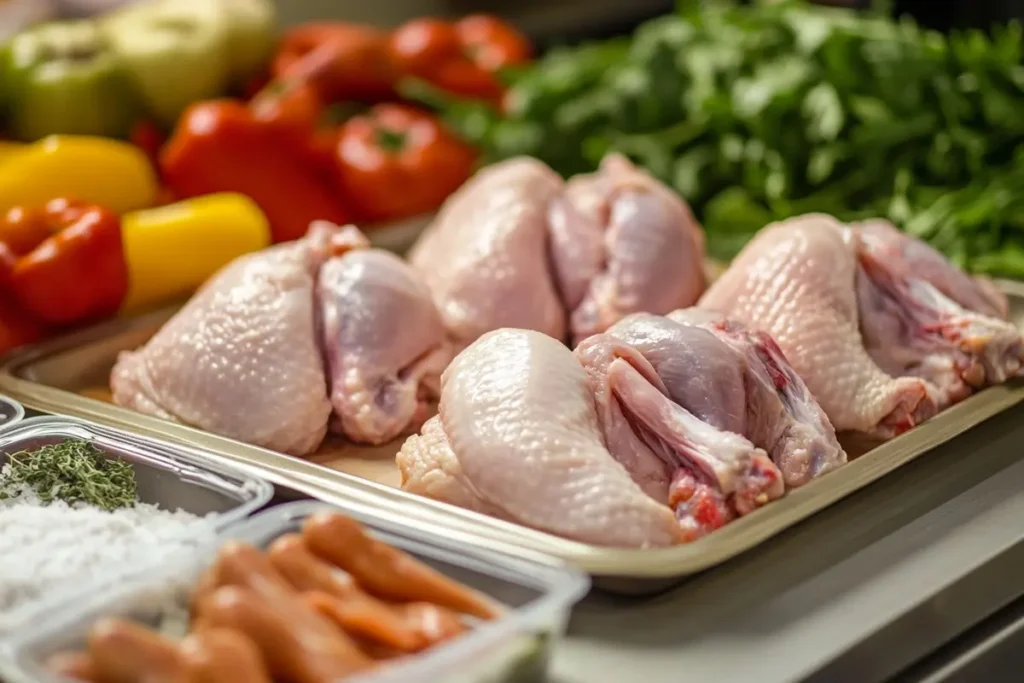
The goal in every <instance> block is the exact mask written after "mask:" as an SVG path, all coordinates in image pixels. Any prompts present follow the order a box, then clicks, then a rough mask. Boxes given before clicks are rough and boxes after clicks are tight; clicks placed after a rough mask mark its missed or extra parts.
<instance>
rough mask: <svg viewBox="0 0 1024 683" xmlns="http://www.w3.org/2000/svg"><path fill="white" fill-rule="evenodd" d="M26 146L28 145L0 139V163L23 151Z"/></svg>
mask: <svg viewBox="0 0 1024 683" xmlns="http://www.w3.org/2000/svg"><path fill="white" fill-rule="evenodd" d="M27 148H28V145H25V144H22V143H20V142H8V141H7V140H0V165H2V164H5V163H7V162H8V161H9V160H11V159H13V158H14V157H15V156H16V155H17V154H18V153H19V152H24V151H25V150H26V149H27Z"/></svg>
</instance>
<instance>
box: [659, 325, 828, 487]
mask: <svg viewBox="0 0 1024 683" xmlns="http://www.w3.org/2000/svg"><path fill="white" fill-rule="evenodd" d="M668 317H669V318H671V319H672V320H675V321H678V322H681V323H683V324H687V325H698V326H701V327H704V328H705V329H707V330H709V331H711V332H712V333H713V334H715V335H716V336H717V337H718V338H719V339H721V340H722V341H724V342H725V343H726V344H729V345H730V346H732V347H733V348H734V349H735V350H736V351H737V352H739V353H740V354H742V355H743V357H744V361H745V364H744V374H743V385H744V389H745V396H744V401H743V403H744V404H745V410H744V415H745V423H744V425H743V427H742V429H741V431H740V433H741V434H743V435H744V436H746V437H747V438H748V439H750V440H751V442H752V443H754V444H755V445H757V446H759V447H760V448H763V449H764V450H765V451H767V452H768V454H769V455H770V456H771V458H772V461H774V462H775V464H776V465H777V466H778V467H779V469H780V470H781V472H782V477H783V481H785V483H786V487H787V488H794V487H797V486H803V485H804V484H806V483H807V482H809V481H810V480H811V479H814V478H817V477H820V476H821V475H823V474H825V473H827V472H831V471H832V470H834V469H836V468H838V467H840V466H842V465H844V464H845V463H846V453H845V452H844V451H843V448H842V446H841V445H840V444H839V440H838V439H837V438H836V431H835V429H834V428H833V427H832V423H831V422H829V419H828V417H827V416H826V415H825V411H824V410H822V409H821V406H819V405H818V402H817V401H816V400H815V398H814V397H813V396H812V395H811V392H810V390H809V389H808V388H807V385H806V384H805V383H804V381H803V379H801V378H800V376H799V375H798V374H797V373H796V371H795V370H793V368H792V367H791V366H790V365H789V361H787V360H786V357H785V354H783V353H782V349H780V348H779V346H778V344H777V343H776V342H775V340H774V339H772V338H771V336H770V335H768V334H767V333H766V332H763V331H761V330H751V329H749V328H747V327H746V326H744V325H742V324H741V323H738V322H736V321H735V320H729V319H728V318H724V317H722V316H720V315H719V314H717V313H712V312H708V311H704V310H702V309H698V308H688V309H684V310H679V311H673V312H672V313H670V314H669V315H668ZM710 384H712V383H711V382H709V385H710ZM713 386H714V387H715V388H718V386H719V383H718V382H715V383H714V385H713ZM709 389H710V387H709Z"/></svg>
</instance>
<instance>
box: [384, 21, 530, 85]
mask: <svg viewBox="0 0 1024 683" xmlns="http://www.w3.org/2000/svg"><path fill="white" fill-rule="evenodd" d="M390 43H391V54H392V59H393V60H394V62H395V64H396V65H397V67H398V68H399V69H400V70H401V71H402V73H403V74H406V75H411V76H417V77H419V78H422V79H423V80H425V81H427V82H429V83H431V84H432V85H434V86H436V87H438V88H441V89H442V90H447V91H448V92H451V93H455V94H457V95H464V96H467V97H477V98H480V99H485V100H489V101H491V102H494V103H496V104H497V103H499V102H500V99H501V97H502V95H503V93H504V92H505V87H504V85H503V84H502V83H501V81H500V80H499V78H498V72H499V71H501V70H502V69H505V68H508V67H510V66H515V65H518V64H524V63H526V62H528V61H529V60H530V55H531V48H530V42H529V40H527V38H526V37H525V36H524V35H523V34H521V33H520V32H519V31H517V30H516V29H515V28H514V27H512V26H511V25H509V24H507V23H505V22H503V21H502V20H500V19H498V18H496V17H492V16H490V15H486V14H474V15H471V16H468V17H465V18H463V19H461V20H459V21H457V22H455V23H449V22H447V21H442V20H440V19H429V18H425V19H414V20H412V21H410V22H408V23H406V24H403V25H402V26H400V27H398V29H396V30H395V32H394V33H393V34H392V35H391V41H390Z"/></svg>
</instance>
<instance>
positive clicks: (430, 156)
mask: <svg viewBox="0 0 1024 683" xmlns="http://www.w3.org/2000/svg"><path fill="white" fill-rule="evenodd" d="M337 157H338V158H337V163H338V179H339V182H340V183H341V187H342V190H343V192H344V193H345V195H346V196H347V197H349V201H350V202H351V206H352V208H353V210H354V211H355V212H356V213H357V215H358V217H359V219H360V220H366V221H387V220H398V219H401V218H407V217H410V216H415V215H418V214H422V213H426V212H428V211H433V210H434V209H436V208H438V207H439V206H440V205H441V204H442V203H443V202H444V200H445V199H447V197H448V195H450V194H451V193H452V192H454V191H455V190H456V189H458V187H459V186H460V185H462V183H463V182H465V180H466V178H468V177H469V176H470V174H471V173H472V172H473V166H474V164H475V163H476V152H475V151H474V150H473V148H471V147H469V146H468V145H466V144H465V143H463V142H462V141H461V140H459V139H458V138H456V137H455V136H454V135H452V134H451V133H450V132H449V131H447V130H446V129H445V128H444V127H443V126H442V125H441V124H440V123H439V122H438V121H437V119H435V118H434V117H433V116H431V115H430V114H427V113H425V112H421V111H418V110H416V109H413V108H411V107H407V106H404V105H399V104H379V105H377V106H375V107H373V108H372V109H371V110H370V111H369V112H368V113H367V114H365V115H362V116H356V117H354V118H352V119H349V120H348V121H347V122H346V123H345V124H344V125H343V126H342V127H341V137H340V141H339V142H338V148H337Z"/></svg>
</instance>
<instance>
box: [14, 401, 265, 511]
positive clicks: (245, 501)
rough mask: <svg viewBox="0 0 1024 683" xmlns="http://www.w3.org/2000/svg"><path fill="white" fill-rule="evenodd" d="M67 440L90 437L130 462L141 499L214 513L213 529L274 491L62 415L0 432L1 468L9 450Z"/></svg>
mask: <svg viewBox="0 0 1024 683" xmlns="http://www.w3.org/2000/svg"><path fill="white" fill-rule="evenodd" d="M19 407H20V406H19ZM22 414H24V410H23V411H22ZM66 439H82V440H85V441H90V442H92V443H93V444H94V445H96V446H97V447H98V448H99V449H100V450H102V451H104V452H105V453H108V454H110V455H111V456H114V457H118V458H121V459H122V460H125V461H127V462H129V463H131V465H132V468H133V469H134V470H135V480H136V482H137V483H138V487H139V500H140V501H141V502H143V503H152V504H154V505H158V506H159V507H161V508H164V509H165V510H177V509H179V508H180V509H182V510H184V511H186V512H190V513H192V514H193V515H197V516H200V517H202V516H204V515H208V514H210V513H211V512H215V513H217V515H218V517H217V523H216V528H217V529H218V530H220V529H223V528H225V527H227V526H229V525H231V524H234V523H236V522H238V521H240V520H242V519H245V518H246V517H248V516H249V515H251V514H252V513H254V512H256V510H258V509H260V508H261V507H263V506H264V505H266V504H267V503H269V502H270V499H271V498H272V497H273V495H274V487H273V486H271V484H270V483H269V482H267V481H264V480H263V479H259V478H257V477H253V476H251V475H249V474H247V473H243V472H241V471H240V470H238V469H236V468H234V467H232V466H231V465H229V464H223V463H222V462H221V461H219V460H218V459H217V457H216V456H213V455H211V454H207V453H205V452H203V451H201V450H198V449H195V448H191V447H188V446H182V445H178V444H169V443H165V442H162V441H156V440H153V439H149V438H146V437H142V436H138V435H136V434H130V433H128V432H124V431H121V430H119V429H114V428H113V427H104V426H101V425H97V424H92V423H89V422H85V421H83V420H76V419H73V418H67V417H51V416H43V417H32V418H28V419H27V420H22V421H21V422H20V423H18V424H16V425H14V426H12V427H10V428H9V429H3V431H0V467H2V466H3V465H4V464H5V463H6V462H7V456H8V455H9V454H11V453H16V452H18V451H24V450H33V449H37V448H40V447H42V446H46V445H48V444H53V443H58V442H60V441H64V440H66Z"/></svg>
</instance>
